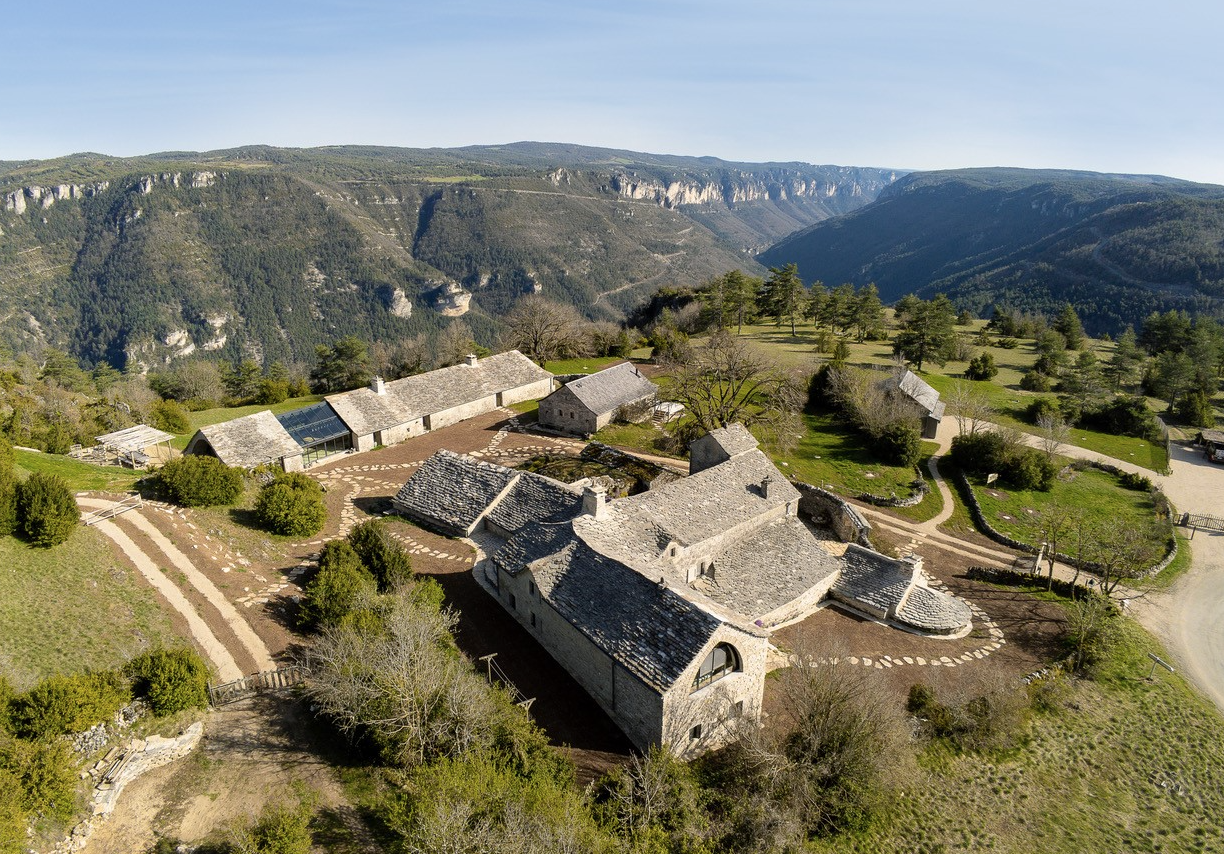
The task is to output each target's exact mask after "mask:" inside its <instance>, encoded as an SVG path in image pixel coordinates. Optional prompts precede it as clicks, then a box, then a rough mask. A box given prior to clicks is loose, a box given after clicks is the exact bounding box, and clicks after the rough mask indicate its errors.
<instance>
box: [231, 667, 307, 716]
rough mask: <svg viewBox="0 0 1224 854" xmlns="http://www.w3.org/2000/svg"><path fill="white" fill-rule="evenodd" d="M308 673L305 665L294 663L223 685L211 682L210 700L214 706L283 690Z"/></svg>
mask: <svg viewBox="0 0 1224 854" xmlns="http://www.w3.org/2000/svg"><path fill="white" fill-rule="evenodd" d="M308 673H309V671H308V670H307V669H306V668H305V667H302V666H301V665H297V664H294V665H290V666H289V667H282V668H280V669H279V670H264V671H263V672H261V673H256V674H254V675H252V676H244V677H242V678H241V679H235V680H234V681H233V682H226V683H225V684H223V685H212V684H210V685H209V686H208V702H209V703H210V704H211V705H214V706H224V705H225V704H226V703H233V702H237V701H238V700H242V699H245V698H246V697H251V696H253V695H255V694H258V693H260V692H262V691H281V690H284V689H285V688H291V687H293V686H294V685H296V684H297V683H299V682H301V681H302V680H303V679H305V678H306V676H307V674H308Z"/></svg>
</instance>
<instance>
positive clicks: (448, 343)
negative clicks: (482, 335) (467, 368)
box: [434, 320, 479, 368]
mask: <svg viewBox="0 0 1224 854" xmlns="http://www.w3.org/2000/svg"><path fill="white" fill-rule="evenodd" d="M477 349H479V348H478V346H477V344H476V341H475V339H474V338H473V337H472V327H470V326H468V325H467V324H466V323H464V322H463V321H462V320H456V321H453V322H451V323H449V324H447V325H446V327H444V328H443V329H442V331H441V332H439V333H438V336H437V338H435V339H434V354H435V356H436V357H437V362H438V367H440V368H446V367H449V366H451V365H457V364H459V363H460V362H462V361H463V358H464V357H465V356H467V355H469V354H472V353H475V352H476V351H477Z"/></svg>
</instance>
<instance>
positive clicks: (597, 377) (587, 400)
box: [565, 362, 659, 415]
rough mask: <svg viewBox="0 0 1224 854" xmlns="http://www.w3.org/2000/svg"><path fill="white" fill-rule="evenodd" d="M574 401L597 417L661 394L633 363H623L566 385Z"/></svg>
mask: <svg viewBox="0 0 1224 854" xmlns="http://www.w3.org/2000/svg"><path fill="white" fill-rule="evenodd" d="M565 387H566V388H567V389H569V390H570V391H571V392H572V393H573V395H574V397H576V398H578V400H579V401H580V402H581V403H582V405H583V406H585V407H586V408H587V409H589V410H590V411H591V412H594V413H595V414H596V415H600V414H603V413H605V412H612V411H614V410H616V409H617V408H619V407H621V406H625V405H627V404H630V403H637V402H638V401H639V400H643V399H645V398H648V397H650V396H651V395H654V394H658V392H659V387H658V386H657V385H655V384H654V383H653V382H651V381H650V380H648V379H646V377H644V376H642V374H641V372H640V371H638V369H637V367H636V366H634V365H633V364H632V363H631V362H622V363H621V364H619V365H613V366H612V367H610V368H604V369H603V370H602V371H599V372H598V373H594V374H591V375H590V376H585V377H582V378H580V379H576V380H572V381H570V382H568V383H566V384H565Z"/></svg>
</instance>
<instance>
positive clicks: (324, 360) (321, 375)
mask: <svg viewBox="0 0 1224 854" xmlns="http://www.w3.org/2000/svg"><path fill="white" fill-rule="evenodd" d="M315 357H316V359H317V360H318V361H317V363H316V365H315V369H314V370H313V371H311V372H310V383H311V386H312V387H313V388H314V389H315V390H316V391H318V392H321V393H325V394H327V393H331V392H336V391H348V390H349V389H353V388H360V387H361V386H363V385H367V384H369V382H370V357H369V355H368V354H367V353H366V345H365V344H364V343H363V342H362V341H361V340H360V339H358V338H355V337H353V336H351V335H350V336H348V337H347V338H341V339H340V340H339V341H337V342H336V343H335V344H333V345H332V346H330V347H328V346H326V345H322V344H320V345H319V346H318V347H316V348H315Z"/></svg>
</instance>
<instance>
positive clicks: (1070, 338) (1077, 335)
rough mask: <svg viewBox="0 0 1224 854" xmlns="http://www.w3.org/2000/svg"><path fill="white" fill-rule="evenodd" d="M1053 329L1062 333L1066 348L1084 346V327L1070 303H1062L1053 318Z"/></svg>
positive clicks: (1071, 348)
mask: <svg viewBox="0 0 1224 854" xmlns="http://www.w3.org/2000/svg"><path fill="white" fill-rule="evenodd" d="M1054 331H1055V332H1058V333H1060V334H1061V335H1062V337H1063V339H1064V340H1065V341H1066V342H1067V349H1068V350H1078V349H1080V348H1081V347H1083V346H1084V327H1083V325H1082V324H1081V323H1080V319H1079V315H1078V314H1076V313H1075V308H1074V307H1073V306H1072V305H1071V303H1067V304H1066V305H1064V306H1063V308H1062V311H1060V312H1059V313H1058V317H1057V318H1056V319H1055V320H1054Z"/></svg>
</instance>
